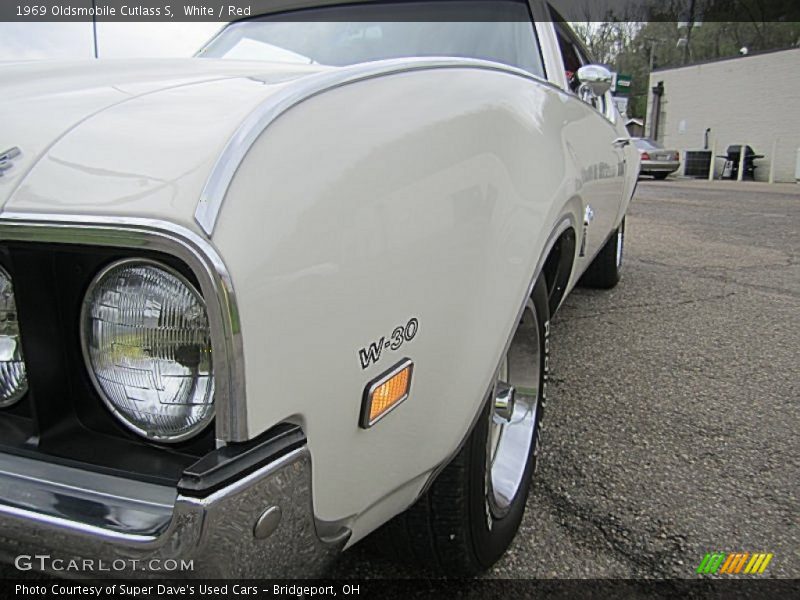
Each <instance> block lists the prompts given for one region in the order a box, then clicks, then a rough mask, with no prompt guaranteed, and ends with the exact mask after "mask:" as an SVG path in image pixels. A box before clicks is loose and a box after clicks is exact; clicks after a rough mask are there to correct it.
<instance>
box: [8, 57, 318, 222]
mask: <svg viewBox="0 0 800 600" xmlns="http://www.w3.org/2000/svg"><path fill="white" fill-rule="evenodd" d="M319 70H320V68H319V67H307V66H302V65H301V66H297V65H277V64H270V63H262V62H244V61H222V60H209V59H169V60H163V59H158V60H101V61H72V62H39V63H5V64H4V63H0V81H1V82H2V87H1V88H0V153H3V152H5V151H6V150H8V149H10V148H13V147H18V148H19V149H20V154H19V156H17V157H15V158H14V159H13V163H12V166H11V168H9V169H8V170H6V171H5V172H4V173H3V175H2V176H0V207H2V210H3V211H14V212H25V213H61V214H92V215H103V216H113V215H120V216H141V217H148V218H162V219H169V220H172V221H176V222H179V223H181V224H183V225H186V226H191V227H194V222H193V218H192V215H193V214H194V209H195V206H196V204H197V199H198V197H199V193H200V190H201V189H202V186H203V184H204V183H205V180H206V178H207V176H208V173H209V171H210V169H211V167H212V166H213V164H214V162H215V160H216V158H217V156H218V155H219V153H220V151H221V150H222V148H223V147H224V146H225V144H226V143H227V141H228V139H229V138H230V137H231V136H232V135H233V133H234V132H235V130H236V128H237V127H238V125H239V124H240V123H241V122H242V120H243V119H244V118H245V117H246V116H247V115H248V114H249V113H250V112H251V111H252V110H254V108H255V107H257V106H258V105H259V104H260V103H261V102H263V101H265V99H266V98H267V97H268V96H270V95H271V94H272V93H274V92H275V91H276V90H278V89H280V88H282V87H283V86H285V85H290V82H291V81H293V80H296V79H298V78H300V77H303V76H304V75H307V74H309V73H314V72H317V71H319Z"/></svg>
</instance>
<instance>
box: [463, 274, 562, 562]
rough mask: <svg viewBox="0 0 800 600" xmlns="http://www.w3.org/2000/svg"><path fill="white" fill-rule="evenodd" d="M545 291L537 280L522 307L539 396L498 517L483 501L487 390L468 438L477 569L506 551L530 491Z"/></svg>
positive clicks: (543, 371)
mask: <svg viewBox="0 0 800 600" xmlns="http://www.w3.org/2000/svg"><path fill="white" fill-rule="evenodd" d="M547 306H548V305H547V292H546V288H545V285H544V283H543V282H542V281H541V280H540V281H539V282H537V284H536V286H535V287H534V292H533V294H532V296H531V299H530V300H529V303H528V305H527V306H526V310H528V309H532V310H535V311H536V317H537V323H538V327H539V346H540V347H539V360H540V361H541V364H540V365H539V367H540V370H539V373H540V375H539V377H540V379H539V390H540V391H539V398H538V406H537V411H536V415H537V421H536V424H535V426H534V428H533V432H534V436H535V439H534V440H533V443H532V444H531V446H530V455H529V457H528V462H527V464H526V466H525V471H524V473H523V478H522V484H521V485H520V489H519V491H518V492H517V495H516V497H515V498H514V500H513V501H512V503H511V506H510V508H509V511H508V513H507V514H506V515H504V516H503V517H502V518H500V519H498V518H495V517H494V516H493V515H492V514H491V511H490V509H489V503H488V500H487V493H488V488H489V485H488V474H487V468H486V451H487V438H488V436H489V423H490V419H491V413H492V410H493V406H492V404H493V393H490V395H489V398H487V401H486V404H485V406H484V409H483V412H482V414H481V417H480V418H479V420H478V422H477V424H476V426H475V429H474V430H473V433H472V435H471V436H470V439H469V447H470V460H469V463H470V464H469V471H468V477H469V485H468V490H469V498H468V502H469V526H470V533H471V538H472V541H473V544H472V546H473V551H474V554H475V558H476V559H477V562H478V563H479V565H480V567H481V568H488V567H489V566H491V565H492V564H494V563H495V562H496V561H497V560H498V559H499V558H500V557H501V556H502V555H503V553H504V552H505V551H506V549H507V548H508V546H509V544H510V543H511V541H512V540H513V539H514V536H515V535H516V533H517V530H518V529H519V525H520V523H521V521H522V516H523V514H524V512H525V505H526V503H527V499H528V493H529V491H530V481H531V477H532V475H533V472H534V471H535V468H536V458H537V454H538V449H539V446H540V443H541V423H542V416H543V409H544V399H545V397H546V393H547V392H546V390H547V387H546V386H547V369H548V366H549V364H548V352H549V334H550V323H549V314H548V307H547Z"/></svg>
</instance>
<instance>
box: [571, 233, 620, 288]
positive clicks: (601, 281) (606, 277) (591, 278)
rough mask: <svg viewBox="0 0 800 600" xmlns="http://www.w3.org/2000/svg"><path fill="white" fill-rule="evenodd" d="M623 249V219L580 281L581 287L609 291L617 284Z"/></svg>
mask: <svg viewBox="0 0 800 600" xmlns="http://www.w3.org/2000/svg"><path fill="white" fill-rule="evenodd" d="M624 249H625V219H624V218H623V219H622V222H621V223H620V224H619V227H617V229H615V230H614V233H612V234H611V237H610V238H608V241H607V242H606V243H605V245H604V246H603V248H602V249H601V250H600V252H599V253H598V254H597V256H595V257H594V260H593V261H592V264H590V265H589V267H588V268H587V269H586V272H585V273H584V274H583V277H581V279H580V282H579V283H580V285H581V286H583V287H591V288H600V289H606V290H607V289H611V288H613V287H614V286H615V285H617V283H619V280H620V277H621V273H622V260H623V258H624V252H623V250H624Z"/></svg>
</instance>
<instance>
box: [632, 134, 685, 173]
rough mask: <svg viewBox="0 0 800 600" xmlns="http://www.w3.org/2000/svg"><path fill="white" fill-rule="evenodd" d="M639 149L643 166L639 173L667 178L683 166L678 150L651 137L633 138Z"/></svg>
mask: <svg viewBox="0 0 800 600" xmlns="http://www.w3.org/2000/svg"><path fill="white" fill-rule="evenodd" d="M633 143H634V144H636V147H637V148H638V149H639V158H640V160H641V168H640V169H639V175H652V176H653V177H655V178H656V179H666V178H667V175H669V174H670V173H674V172H675V171H677V170H678V169H679V168H680V166H681V155H680V152H678V151H677V150H667V149H666V148H664V146H662V145H661V144H659V143H658V142H656V141H655V140H651V139H650V138H633Z"/></svg>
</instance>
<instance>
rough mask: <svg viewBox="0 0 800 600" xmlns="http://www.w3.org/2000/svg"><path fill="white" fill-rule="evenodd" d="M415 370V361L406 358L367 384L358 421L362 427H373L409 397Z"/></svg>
mask: <svg viewBox="0 0 800 600" xmlns="http://www.w3.org/2000/svg"><path fill="white" fill-rule="evenodd" d="M413 371H414V362H413V361H412V360H411V359H410V358H404V359H403V360H401V361H400V362H399V363H397V364H396V365H394V366H393V367H392V368H391V369H389V370H388V371H386V372H385V373H382V374H381V375H379V376H378V377H376V378H375V379H373V380H372V381H370V382H369V383H368V384H367V387H366V388H365V389H364V400H363V401H362V403H361V419H360V420H359V423H358V424H359V425H360V426H361V427H363V428H364V429H367V428H368V427H372V426H373V425H375V423H377V422H378V421H380V420H381V419H382V418H383V417H385V416H386V415H388V414H389V413H390V412H391V411H392V410H393V409H395V408H397V407H398V406H400V404H401V403H402V402H403V400H405V399H406V398H408V391H409V390H410V389H411V374H412V373H413Z"/></svg>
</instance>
